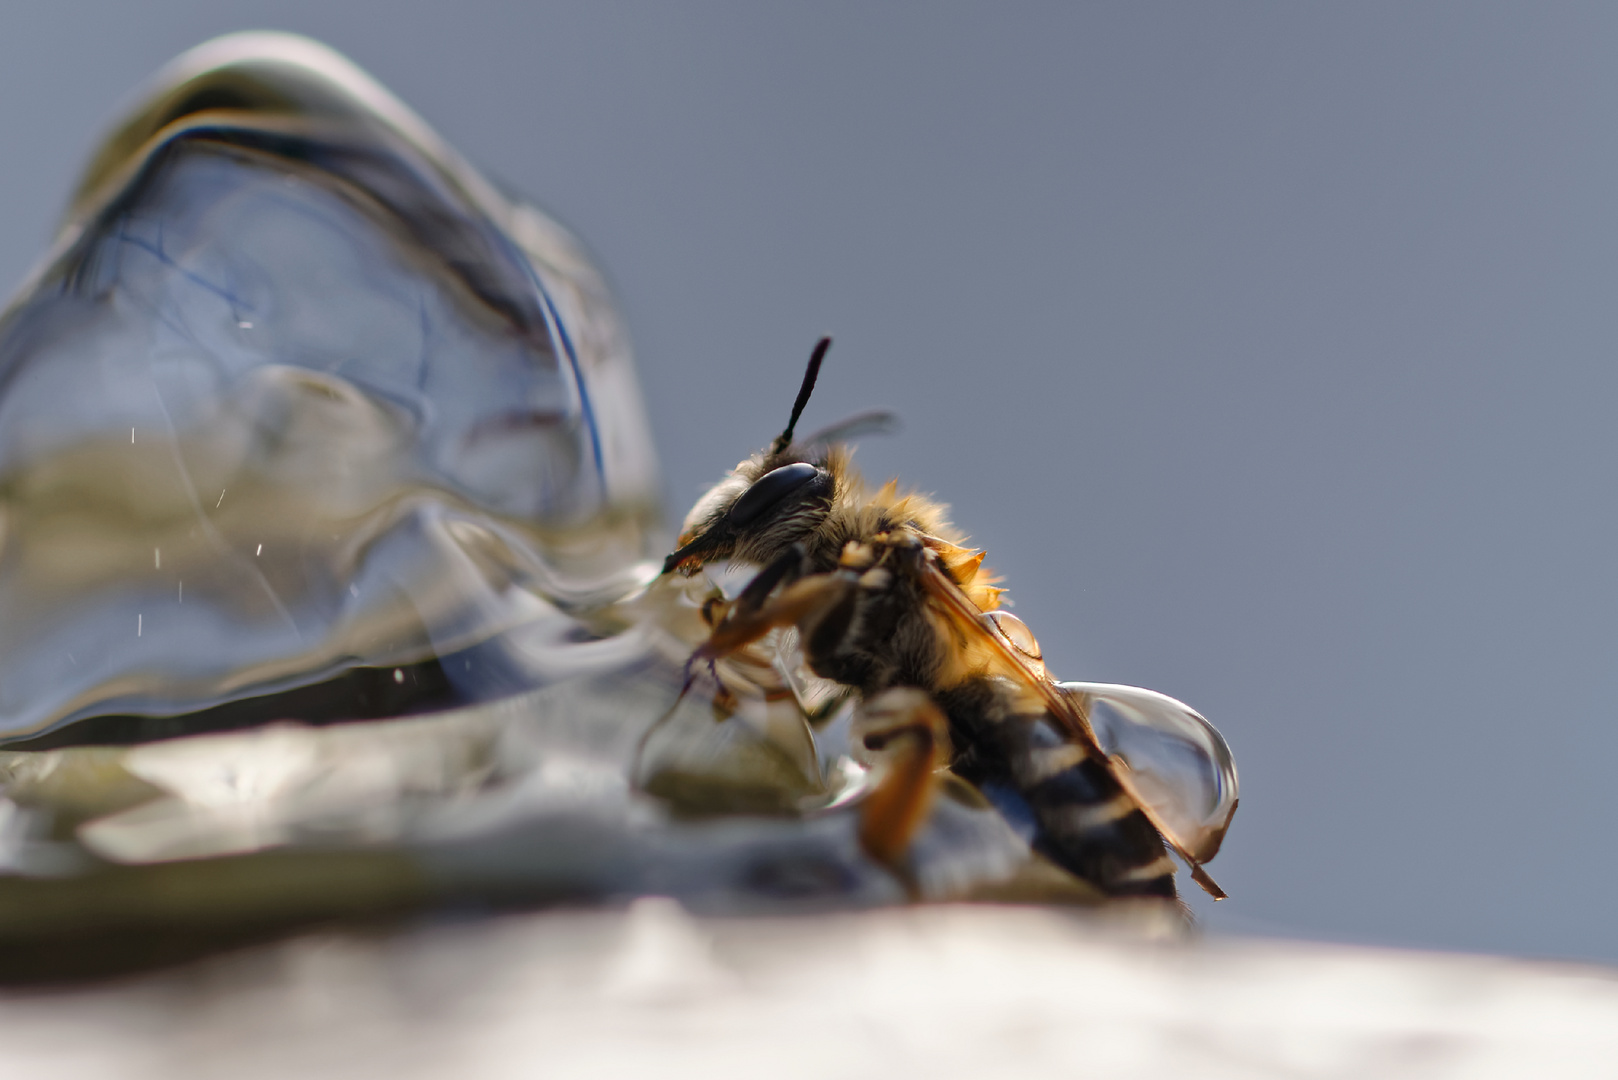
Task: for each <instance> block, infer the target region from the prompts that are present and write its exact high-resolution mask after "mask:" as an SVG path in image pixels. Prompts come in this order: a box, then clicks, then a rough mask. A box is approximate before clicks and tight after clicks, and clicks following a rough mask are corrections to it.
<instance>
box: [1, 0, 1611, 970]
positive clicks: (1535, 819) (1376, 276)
mask: <svg viewBox="0 0 1618 1080" xmlns="http://www.w3.org/2000/svg"><path fill="white" fill-rule="evenodd" d="M247 28H274V29H284V30H294V31H299V32H302V33H305V34H309V35H311V36H314V37H318V38H321V39H322V40H325V41H326V42H328V43H329V44H331V45H333V46H335V47H337V48H338V49H341V50H342V51H344V52H346V53H348V54H349V55H350V56H351V57H353V59H355V60H356V61H357V62H359V63H360V64H361V65H362V66H363V67H365V68H367V69H369V70H370V71H371V72H372V73H373V74H375V75H376V76H377V77H378V78H380V79H381V80H382V81H383V82H384V83H386V84H387V85H389V86H390V87H391V88H392V89H393V90H394V91H395V92H396V93H398V94H399V95H400V96H401V97H403V98H404V99H405V100H406V101H407V102H408V103H409V104H411V105H412V106H414V107H415V108H416V109H417V110H419V111H420V112H421V113H422V114H423V115H424V116H426V117H427V119H428V120H429V121H430V122H432V123H433V124H434V125H436V126H437V127H438V128H439V129H440V131H441V132H442V133H443V134H444V135H445V136H446V137H447V138H448V139H449V140H450V141H451V142H452V143H454V144H455V145H457V146H458V147H460V148H461V150H462V151H463V152H465V153H466V154H467V155H468V156H469V157H471V158H472V159H473V160H474V161H476V162H478V163H480V164H481V165H482V166H484V167H485V168H486V169H487V170H488V171H489V172H490V173H491V174H493V175H494V176H496V177H497V178H499V179H501V180H503V181H505V182H506V183H508V184H510V185H512V186H514V187H516V188H518V189H520V190H523V191H525V192H527V193H529V194H531V195H532V196H534V197H535V198H536V200H537V201H539V202H540V203H541V204H542V205H544V206H546V207H547V208H549V209H550V210H552V211H553V212H555V213H556V214H557V215H558V216H559V217H560V218H561V219H562V220H564V221H565V222H567V223H568V224H570V225H571V226H572V227H573V228H574V229H575V230H576V231H577V232H578V233H579V234H580V235H581V237H583V239H584V240H585V242H586V243H587V244H588V245H589V246H590V247H591V248H592V249H593V250H594V251H595V252H596V254H597V255H598V256H599V258H600V260H601V262H602V263H603V264H604V266H605V268H606V270H607V272H608V274H609V275H610V276H611V278H612V280H613V281H614V283H615V285H616V287H617V289H618V292H619V295H620V297H621V299H622V302H623V307H624V310H625V313H626V316H627V319H628V322H629V325H630V328H631V330H632V331H633V334H634V337H635V341H636V345H637V351H638V355H639V359H640V364H641V371H642V377H643V382H644V386H645V390H646V395H647V401H648V406H649V410H650V412H651V419H652V425H653V427H654V430H655V434H656V437H657V441H658V444H659V446H660V447H661V449H662V451H663V455H664V459H665V469H666V491H667V494H668V500H669V504H670V509H671V515H672V516H675V517H678V515H679V514H680V513H683V510H684V508H685V506H686V505H687V504H689V503H690V502H691V501H692V500H693V499H694V498H695V496H696V495H697V494H698V493H699V492H700V491H701V490H702V488H703V487H704V485H705V484H706V483H707V482H709V481H711V480H713V479H714V478H716V477H717V476H718V475H719V474H720V473H721V472H722V471H723V470H724V469H726V468H727V467H729V466H730V465H731V464H732V463H734V462H735V461H736V460H737V459H738V458H739V457H741V456H743V455H745V454H746V453H748V452H749V451H750V450H752V449H753V448H755V447H756V446H758V445H760V444H762V443H763V442H765V441H766V440H767V439H768V438H769V437H770V436H772V435H773V434H774V433H775V432H776V431H778V430H779V428H780V427H781V424H782V423H783V421H784V419H785V414H786V411H787V408H788V406H789V404H790V402H791V397H792V393H793V391H794V390H795V389H796V386H797V381H798V378H799V375H800V373H801V365H802V363H803V360H804V358H805V357H806V355H807V353H808V350H809V347H810V345H811V344H812V343H813V340H814V338H815V336H816V335H818V334H820V333H823V332H830V333H834V334H835V335H836V337H837V345H836V347H835V349H834V350H833V352H832V354H831V358H830V360H829V363H828V367H827V369H826V372H825V374H824V376H823V378H822V382H821V389H820V390H819V392H818V394H817V397H816V399H815V401H814V403H813V404H812V405H811V407H810V411H809V416H808V419H807V420H806V421H805V423H806V424H808V425H810V426H816V425H818V424H820V423H822V422H828V421H830V420H833V419H836V418H839V417H841V416H842V415H844V414H847V413H851V412H854V411H857V410H859V409H864V408H867V407H871V406H888V407H892V408H895V409H897V410H899V411H900V412H901V413H902V414H903V416H904V418H905V420H906V422H907V428H906V431H905V432H904V434H903V435H901V436H900V437H898V438H894V439H885V440H881V441H871V442H869V443H868V444H867V445H866V446H865V447H863V448H862V453H861V459H862V461H863V462H864V464H865V467H866V470H867V471H868V472H869V473H873V474H878V476H879V477H885V476H887V475H890V474H894V475H898V476H900V477H903V478H904V479H905V480H907V481H909V482H910V483H912V484H914V485H915V486H917V487H920V488H921V489H923V490H928V491H932V492H935V493H937V494H938V495H939V496H940V497H942V498H943V499H945V500H946V501H948V502H950V503H952V504H953V505H954V507H955V511H956V520H957V521H958V522H959V523H960V524H961V525H962V526H963V527H964V528H965V529H966V530H967V531H968V532H970V533H971V534H972V535H973V536H974V538H975V539H976V541H977V542H978V543H980V544H983V545H985V546H987V547H988V548H989V552H990V556H991V558H990V561H991V564H992V565H994V566H995V567H996V568H997V569H999V570H1000V571H1001V572H1002V573H1003V574H1004V575H1005V576H1006V577H1007V579H1008V583H1009V584H1010V586H1011V587H1012V596H1013V597H1014V598H1015V600H1016V609H1015V610H1016V612H1017V614H1019V615H1020V616H1022V617H1023V618H1024V619H1025V620H1026V621H1027V622H1028V623H1029V624H1030V625H1031V626H1032V627H1033V628H1034V630H1035V632H1036V633H1037V634H1038V635H1039V637H1040V639H1041V642H1042V643H1043V645H1044V648H1045V654H1046V657H1047V659H1048V660H1049V661H1050V663H1051V666H1052V667H1053V669H1054V670H1055V671H1056V672H1057V673H1058V674H1059V675H1061V676H1062V677H1065V678H1079V679H1091V680H1100V681H1114V682H1130V683H1137V684H1141V685H1145V686H1150V687H1153V688H1156V689H1159V690H1162V691H1164V692H1166V693H1169V694H1173V695H1175V696H1176V697H1179V698H1182V699H1184V700H1186V701H1188V702H1190V703H1191V704H1192V705H1194V706H1195V707H1197V708H1199V709H1200V710H1201V711H1203V712H1204V713H1205V714H1206V715H1207V716H1208V717H1209V718H1210V719H1212V720H1213V721H1214V722H1215V723H1216V724H1217V725H1218V726H1219V727H1220V728H1221V729H1222V730H1223V731H1224V732H1225V734H1226V735H1227V737H1228V738H1229V739H1230V742H1231V744H1232V746H1233V748H1234V750H1235V752H1236V755H1237V760H1238V762H1239V764H1240V768H1241V774H1242V782H1243V788H1244V797H1243V802H1242V808H1241V810H1240V812H1239V813H1238V814H1237V817H1236V821H1235V824H1234V826H1233V828H1232V832H1231V834H1230V838H1229V840H1228V841H1227V844H1226V847H1225V851H1224V852H1223V853H1222V855H1221V856H1220V858H1219V859H1218V861H1217V862H1215V863H1214V864H1213V866H1212V868H1211V869H1212V870H1213V871H1214V872H1215V874H1216V876H1217V877H1218V878H1219V879H1220V881H1221V883H1222V884H1224V885H1225V887H1226V888H1227V889H1228V890H1229V891H1230V893H1231V894H1232V896H1233V899H1231V900H1230V901H1228V902H1226V903H1223V904H1220V905H1218V906H1217V907H1213V906H1212V905H1209V904H1207V903H1206V902H1202V901H1196V907H1197V909H1198V911H1199V913H1200V914H1202V916H1203V917H1204V919H1205V920H1206V922H1207V924H1208V925H1209V926H1211V927H1213V928H1216V929H1222V930H1229V931H1236V932H1243V933H1275V934H1286V935H1307V936H1318V937H1324V938H1329V939H1337V940H1346V941H1368V942H1383V943H1391V944H1409V945H1424V946H1437V947H1443V948H1456V949H1477V950H1494V951H1506V952H1512V953H1521V954H1538V955H1559V956H1570V957H1588V958H1600V959H1605V960H1618V918H1615V917H1614V916H1613V913H1612V908H1613V903H1614V900H1613V895H1612V894H1613V892H1614V890H1613V884H1614V870H1613V868H1612V862H1611V854H1612V853H1611V847H1612V836H1613V834H1614V831H1615V827H1618V787H1615V785H1614V783H1613V781H1612V779H1611V777H1612V774H1613V772H1614V766H1615V764H1618V706H1615V701H1618V694H1615V692H1614V691H1615V689H1618V687H1615V681H1618V664H1615V660H1618V569H1615V566H1614V551H1613V548H1614V540H1615V533H1618V492H1615V491H1614V490H1613V488H1614V485H1613V482H1612V481H1613V476H1614V471H1615V468H1614V467H1615V465H1618V433H1615V432H1614V431H1613V424H1612V417H1613V416H1614V411H1615V409H1614V406H1615V404H1618V364H1615V362H1614V361H1615V353H1618V305H1615V304H1614V303H1613V300H1612V296H1611V294H1612V292H1613V289H1614V285H1615V278H1618V197H1615V193H1618V62H1615V61H1618V8H1613V7H1605V6H1598V5H1580V6H1556V5H1544V4H1535V5H1529V4H1522V5H1517V6H1514V7H1502V6H1496V5H1486V4H1480V3H1464V4H1463V3H1457V4H1436V3H1435V4H1426V5H1421V6H1419V7H1418V6H1411V5H1405V4H1372V3H1357V4H1353V5H1337V6H1335V7H1332V8H1326V7H1320V6H1309V7H1305V6H1302V5H1287V4H1227V5H1218V6H1215V5H1205V4H1198V3H1189V2H1187V3H1178V4H1165V5H1138V4H1122V3H1120V4H1113V5H1106V6H1101V5H1097V6H1090V7H1085V8H1082V9H1076V8H1074V7H1073V6H1068V5H1055V4H1052V5H1032V4H1028V5H1003V4H994V5H991V4H987V3H984V4H979V5H975V6H963V5H957V4H943V3H926V4H922V3H916V4H897V3H894V4H885V5H882V6H880V7H877V6H876V5H870V4H862V3H847V4H833V3H816V4H814V5H807V4H805V5H799V6H797V7H792V8H788V7H786V6H785V5H774V6H771V7H770V8H769V9H768V10H763V9H761V8H760V7H759V6H758V5H753V4H748V3H742V2H736V3H727V4H699V3H678V4H671V3H650V2H648V3H641V4H621V3H604V2H601V0H590V2H578V3H567V4H558V3H524V4H518V3H507V4H494V3H473V2H466V0H462V2H459V3H456V4H454V5H448V4H445V5H441V6H427V5H419V4H417V5H409V4H399V3H384V2H374V3H373V2H355V0H349V2H346V3H343V4H341V5H335V4H332V3H330V2H329V0H320V2H309V3H293V2H286V3H269V2H259V3H254V2H245V0H241V2H238V0H207V2H206V3H202V2H181V0H162V2H146V3H142V4H139V5H134V4H123V3H112V2H102V3H75V2H67V0H53V2H50V3H44V2H40V3H34V2H19V0H11V2H10V3H8V4H7V5H6V7H5V9H4V11H3V13H0V136H3V138H4V140H5V152H4V153H0V279H3V280H4V281H5V282H6V283H7V284H8V285H9V284H11V283H14V282H16V281H18V280H19V279H20V278H21V277H22V275H23V274H24V273H25V272H26V270H27V269H28V267H29V266H30V265H31V264H32V262H33V261H34V260H35V259H36V258H37V257H38V256H39V254H40V253H41V252H42V251H43V249H44V246H45V244H46V242H47V239H48V238H49V236H50V234H51V231H52V227H53V222H54V218H55V215H56V214H57V213H58V212H59V210H60V209H61V207H62V206H63V204H64V202H65V199H66V196H67V193H68V191H69V187H70V184H71V182H72V180H73V178H74V176H75V173H76V170H77V169H78V168H79V166H80V164H81V163H82V161H83V160H84V158H85V156H86V154H87V153H88V151H89V150H90V148H91V146H92V145H93V143H94V140H95V139H96V137H97V134H98V132H99V131H100V129H101V127H102V125H103V124H104V123H105V122H106V121H107V120H108V119H109V118H110V116H111V113H112V110H113V108H114V106H115V105H116V104H117V103H118V102H119V101H121V100H126V98H127V95H128V94H129V93H130V92H131V90H132V89H133V88H134V87H135V86H136V85H137V84H138V83H140V81H141V80H143V79H144V78H145V77H146V76H147V75H149V74H150V73H151V72H152V71H154V70H155V69H156V68H157V67H158V66H159V65H161V64H162V63H164V62H165V61H167V60H168V59H169V58H170V57H172V56H173V55H174V54H176V53H178V52H180V51H181V50H183V49H185V48H187V47H189V46H191V45H194V44H197V43H198V42H201V41H202V40H204V39H206V38H208V37H211V36H213V35H216V34H219V33H222V32H225V31H229V30H238V29H247Z"/></svg>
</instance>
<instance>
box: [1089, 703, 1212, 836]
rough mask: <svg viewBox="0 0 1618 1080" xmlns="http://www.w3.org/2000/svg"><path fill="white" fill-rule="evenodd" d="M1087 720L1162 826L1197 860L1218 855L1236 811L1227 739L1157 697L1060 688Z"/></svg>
mask: <svg viewBox="0 0 1618 1080" xmlns="http://www.w3.org/2000/svg"><path fill="white" fill-rule="evenodd" d="M1058 686H1059V688H1060V689H1061V690H1062V692H1063V693H1066V694H1069V695H1071V696H1072V697H1074V698H1075V699H1076V700H1077V701H1078V702H1079V705H1080V708H1081V709H1082V710H1083V711H1084V712H1085V713H1086V714H1087V715H1088V716H1089V718H1090V726H1091V728H1092V730H1094V732H1095V736H1096V741H1097V742H1098V743H1099V744H1100V745H1101V748H1102V749H1103V750H1104V751H1106V752H1107V754H1109V755H1110V756H1112V757H1115V758H1117V759H1118V760H1119V761H1121V762H1123V763H1124V764H1125V765H1127V766H1128V768H1129V778H1130V780H1131V781H1132V782H1133V783H1134V785H1135V787H1136V790H1137V791H1138V792H1139V793H1140V795H1141V796H1142V797H1143V799H1144V800H1145V801H1146V803H1147V804H1148V805H1149V806H1150V807H1151V809H1152V810H1153V811H1154V812H1155V814H1156V817H1157V819H1158V822H1159V824H1161V825H1162V826H1163V827H1164V829H1166V830H1167V831H1168V832H1169V833H1170V834H1171V835H1172V836H1173V837H1174V839H1175V840H1177V841H1178V842H1179V843H1180V844H1181V846H1183V847H1184V848H1185V849H1186V850H1187V851H1189V852H1190V853H1191V854H1192V855H1193V856H1194V857H1195V858H1197V859H1198V860H1199V861H1202V860H1207V859H1211V858H1213V857H1214V855H1215V854H1216V853H1217V852H1218V851H1219V844H1220V841H1221V840H1223V839H1224V835H1225V827H1226V826H1227V825H1229V824H1230V817H1231V815H1232V814H1234V813H1235V812H1236V799H1237V795H1238V790H1237V782H1236V762H1235V759H1234V758H1232V757H1231V753H1230V747H1229V746H1228V745H1226V743H1225V739H1224V736H1222V735H1220V734H1219V732H1218V731H1217V730H1216V729H1215V728H1214V726H1213V725H1212V724H1210V723H1208V721H1207V720H1205V719H1203V718H1202V716H1201V715H1200V714H1199V713H1197V712H1196V711H1195V710H1193V709H1192V708H1191V707H1190V706H1188V705H1186V704H1184V703H1182V702H1179V701H1176V700H1174V699H1173V698H1171V697H1169V696H1168V695H1166V694H1159V693H1158V692H1157V691H1155V690H1145V689H1142V688H1141V687H1139V686H1117V685H1113V684H1109V683H1081V682H1069V683H1060V684H1058Z"/></svg>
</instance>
